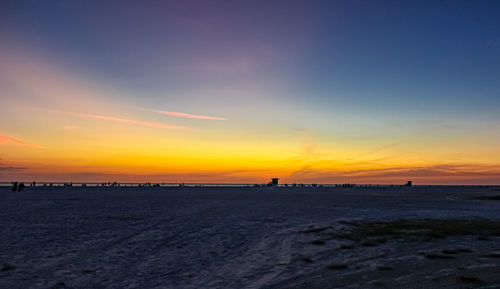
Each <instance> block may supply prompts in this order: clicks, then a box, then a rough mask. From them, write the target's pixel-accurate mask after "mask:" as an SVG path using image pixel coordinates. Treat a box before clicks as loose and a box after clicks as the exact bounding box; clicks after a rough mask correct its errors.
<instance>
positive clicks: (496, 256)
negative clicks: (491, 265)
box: [486, 251, 500, 258]
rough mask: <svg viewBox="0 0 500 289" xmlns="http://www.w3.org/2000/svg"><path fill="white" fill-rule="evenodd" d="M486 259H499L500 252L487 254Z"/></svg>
mask: <svg viewBox="0 0 500 289" xmlns="http://www.w3.org/2000/svg"><path fill="white" fill-rule="evenodd" d="M486 257H490V258H500V251H495V252H491V253H489V254H488V255H486Z"/></svg>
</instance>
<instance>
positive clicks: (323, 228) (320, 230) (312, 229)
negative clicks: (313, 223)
mask: <svg viewBox="0 0 500 289" xmlns="http://www.w3.org/2000/svg"><path fill="white" fill-rule="evenodd" d="M331 228H332V227H330V226H328V227H316V228H315V227H310V228H309V229H306V230H304V231H302V233H321V232H323V231H325V230H327V229H331Z"/></svg>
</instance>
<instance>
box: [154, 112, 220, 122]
mask: <svg viewBox="0 0 500 289" xmlns="http://www.w3.org/2000/svg"><path fill="white" fill-rule="evenodd" d="M155 111H156V112H157V113H161V114H166V115H171V116H177V117H184V118H196V119H209V120H227V119H226V118H223V117H217V116H208V115H199V114H191V113H184V112H177V111H166V110H155Z"/></svg>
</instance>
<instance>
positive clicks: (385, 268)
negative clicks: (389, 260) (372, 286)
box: [377, 265, 394, 271]
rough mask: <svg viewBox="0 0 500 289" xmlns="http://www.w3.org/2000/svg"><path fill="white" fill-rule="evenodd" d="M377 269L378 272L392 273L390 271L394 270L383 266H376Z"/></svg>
mask: <svg viewBox="0 0 500 289" xmlns="http://www.w3.org/2000/svg"><path fill="white" fill-rule="evenodd" d="M377 269H378V270H380V271H392V270H394V268H392V267H391V266H385V265H380V266H377Z"/></svg>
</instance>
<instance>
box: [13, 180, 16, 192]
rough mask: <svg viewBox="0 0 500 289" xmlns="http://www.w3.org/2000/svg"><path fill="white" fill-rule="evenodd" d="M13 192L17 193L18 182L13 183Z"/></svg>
mask: <svg viewBox="0 0 500 289" xmlns="http://www.w3.org/2000/svg"><path fill="white" fill-rule="evenodd" d="M12 191H13V192H15V191H17V182H12Z"/></svg>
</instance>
